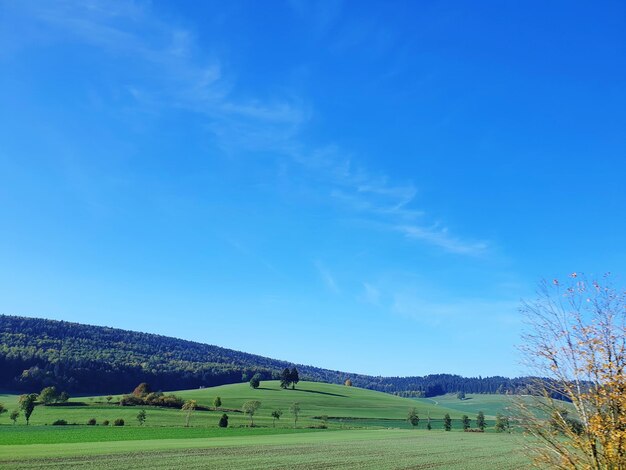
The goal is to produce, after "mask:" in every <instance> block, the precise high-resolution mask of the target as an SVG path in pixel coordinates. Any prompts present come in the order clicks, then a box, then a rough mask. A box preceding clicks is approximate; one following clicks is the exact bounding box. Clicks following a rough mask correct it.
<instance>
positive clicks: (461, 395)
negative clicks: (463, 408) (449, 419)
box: [456, 391, 465, 400]
mask: <svg viewBox="0 0 626 470" xmlns="http://www.w3.org/2000/svg"><path fill="white" fill-rule="evenodd" d="M456 397H457V398H458V399H459V400H465V392H462V391H461V392H458V393H457V394H456Z"/></svg>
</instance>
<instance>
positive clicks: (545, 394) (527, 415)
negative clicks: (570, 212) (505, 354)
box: [519, 273, 626, 469]
mask: <svg viewBox="0 0 626 470" xmlns="http://www.w3.org/2000/svg"><path fill="white" fill-rule="evenodd" d="M522 312H523V314H524V315H525V320H526V324H527V330H526V333H525V335H524V341H523V344H524V346H523V347H522V349H523V351H524V352H525V355H526V358H527V361H528V365H529V367H530V369H531V370H532V372H533V375H534V376H535V377H544V379H538V380H536V383H535V384H534V387H533V389H532V390H531V395H533V396H534V397H536V399H535V400H534V403H530V404H529V403H528V401H525V402H524V401H520V402H519V407H520V409H521V415H522V417H523V419H522V425H523V427H524V428H525V429H526V431H528V432H529V433H530V434H532V435H534V436H535V437H536V438H538V440H537V442H539V443H542V445H541V446H539V445H537V446H535V449H534V456H535V460H536V463H537V464H539V465H544V466H558V467H559V468H562V469H578V468H592V469H622V468H626V291H624V289H623V288H619V289H618V288H616V287H614V285H613V283H612V280H611V275H610V274H606V275H604V276H602V277H600V278H592V277H588V276H585V275H583V274H579V273H572V274H571V275H570V276H569V277H568V278H567V279H566V280H558V279H554V280H553V281H551V282H547V281H544V282H542V283H541V284H540V286H539V289H538V292H537V298H536V299H535V300H533V301H528V302H525V303H524V304H523V306H522ZM560 399H565V400H566V401H568V402H571V406H572V407H573V408H574V409H575V411H576V413H575V415H576V418H575V419H573V418H571V417H568V416H567V415H566V414H564V413H562V410H563V405H562V404H563V401H562V400H560ZM572 414H573V413H572ZM546 416H547V417H549V419H543V418H544V417H546ZM555 429H556V431H555Z"/></svg>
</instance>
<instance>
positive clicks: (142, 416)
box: [137, 410, 146, 426]
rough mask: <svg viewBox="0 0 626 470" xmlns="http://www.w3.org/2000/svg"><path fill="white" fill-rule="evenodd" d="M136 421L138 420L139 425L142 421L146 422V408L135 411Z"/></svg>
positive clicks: (141, 424)
mask: <svg viewBox="0 0 626 470" xmlns="http://www.w3.org/2000/svg"><path fill="white" fill-rule="evenodd" d="M137 422H139V426H143V423H145V422H146V410H141V411H140V412H139V413H137Z"/></svg>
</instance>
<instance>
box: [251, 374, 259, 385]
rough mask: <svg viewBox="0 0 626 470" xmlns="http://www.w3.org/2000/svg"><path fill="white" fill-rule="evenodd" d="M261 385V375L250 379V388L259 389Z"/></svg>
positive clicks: (255, 375)
mask: <svg viewBox="0 0 626 470" xmlns="http://www.w3.org/2000/svg"><path fill="white" fill-rule="evenodd" d="M259 385H261V374H259V373H257V374H254V375H253V376H252V378H251V379H250V387H252V388H259Z"/></svg>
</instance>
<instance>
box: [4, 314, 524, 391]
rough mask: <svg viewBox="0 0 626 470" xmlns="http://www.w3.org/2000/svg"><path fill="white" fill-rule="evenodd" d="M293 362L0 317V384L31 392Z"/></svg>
mask: <svg viewBox="0 0 626 470" xmlns="http://www.w3.org/2000/svg"><path fill="white" fill-rule="evenodd" d="M293 366H294V364H292V363H289V362H286V361H281V360H277V359H270V358H267V357H263V356H257V355H254V354H248V353H244V352H240V351H234V350H232V349H226V348H221V347H218V346H213V345H208V344H202V343H197V342H193V341H186V340H182V339H176V338H170V337H167V336H161V335H155V334H148V333H138V332H133V331H126V330H121V329H116V328H108V327H101V326H91V325H83V324H79V323H69V322H63V321H55V320H45V319H39V318H26V317H17V316H9V315H0V388H4V389H10V390H23V391H33V390H40V389H41V388H42V387H44V386H48V385H56V386H58V387H59V388H61V389H63V390H67V391H69V392H72V393H124V392H128V391H130V390H132V389H133V388H134V387H135V385H137V384H138V383H139V382H148V383H150V384H152V386H153V387H154V388H155V389H163V390H172V389H191V388H198V387H200V386H205V387H206V386H215V385H222V384H228V383H237V382H241V381H245V380H246V379H247V378H248V377H250V376H251V375H252V374H254V373H257V372H258V373H260V374H261V377H262V379H264V380H267V379H272V378H277V377H278V374H279V373H280V371H281V370H283V369H284V368H285V367H293ZM295 366H296V367H297V368H298V370H299V371H300V376H301V378H302V379H307V380H313V381H319V382H328V383H343V382H344V381H345V379H346V378H350V379H351V380H352V383H353V384H354V385H355V386H358V387H362V388H369V389H373V390H378V391H383V392H389V393H407V394H421V395H423V396H433V395H440V394H444V393H453V392H456V391H458V390H464V391H465V392H468V393H469V392H472V393H494V392H496V391H507V390H508V391H512V392H515V391H516V390H518V389H519V388H522V387H523V386H524V384H525V380H524V379H509V378H506V377H486V378H463V377H460V376H457V375H448V374H440V375H430V376H425V377H373V376H367V375H359V374H351V373H348V372H341V371H335V370H328V369H321V368H318V367H314V366H308V365H301V364H295Z"/></svg>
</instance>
